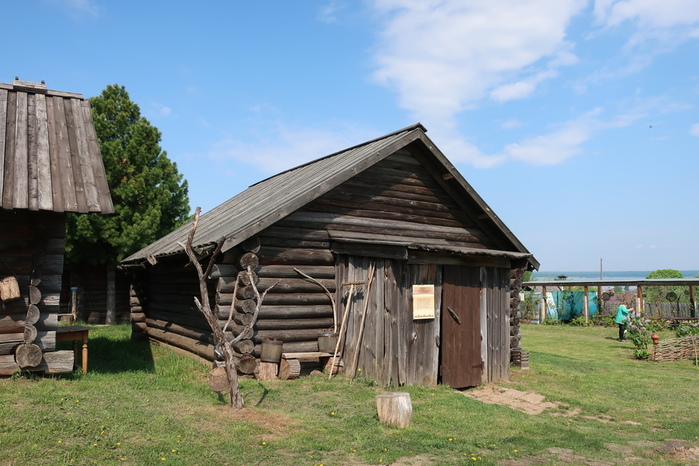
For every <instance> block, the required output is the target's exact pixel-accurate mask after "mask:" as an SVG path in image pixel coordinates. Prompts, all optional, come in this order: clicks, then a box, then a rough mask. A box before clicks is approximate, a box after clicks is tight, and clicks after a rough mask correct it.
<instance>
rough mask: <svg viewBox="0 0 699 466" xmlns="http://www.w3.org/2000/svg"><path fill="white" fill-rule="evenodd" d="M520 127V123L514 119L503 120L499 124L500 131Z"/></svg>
mask: <svg viewBox="0 0 699 466" xmlns="http://www.w3.org/2000/svg"><path fill="white" fill-rule="evenodd" d="M520 126H522V122H521V121H519V120H514V119H511V120H505V121H503V122H502V123H500V127H501V128H502V129H512V128H519V127H520Z"/></svg>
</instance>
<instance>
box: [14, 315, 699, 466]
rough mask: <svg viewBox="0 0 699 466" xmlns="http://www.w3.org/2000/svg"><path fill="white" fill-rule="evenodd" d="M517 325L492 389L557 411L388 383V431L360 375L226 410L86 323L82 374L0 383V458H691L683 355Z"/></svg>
mask: <svg viewBox="0 0 699 466" xmlns="http://www.w3.org/2000/svg"><path fill="white" fill-rule="evenodd" d="M523 333H524V339H523V342H524V348H525V349H527V350H529V351H530V366H531V368H530V370H528V371H519V370H513V377H512V380H511V381H510V382H507V383H502V384H499V385H501V386H503V387H507V388H516V389H519V390H530V391H535V392H537V393H540V394H542V395H545V396H546V397H547V399H548V400H551V401H555V402H559V403H561V405H560V407H559V408H558V409H550V410H547V411H544V412H543V413H542V414H538V415H527V414H524V413H522V412H519V411H516V410H513V409H511V408H507V407H505V406H499V405H490V404H484V403H481V402H479V401H475V400H473V399H471V398H468V397H466V396H463V394H462V393H461V392H459V391H455V390H451V389H449V388H448V387H442V386H440V387H433V388H423V387H401V388H400V390H401V391H407V392H409V393H410V396H411V399H412V403H413V422H412V424H411V426H410V427H408V428H406V429H397V428H389V427H384V426H382V425H381V424H380V423H379V422H378V420H377V416H376V407H375V403H374V396H375V395H376V394H379V393H382V392H383V391H385V389H384V388H383V387H378V386H376V385H375V384H374V383H372V382H371V381H369V380H366V379H363V378H358V379H355V381H354V383H352V384H351V385H350V384H349V382H348V379H347V378H346V377H344V376H340V377H336V378H333V379H332V380H330V381H328V379H327V376H306V377H302V378H300V379H298V380H294V381H265V382H261V381H256V380H243V381H241V390H242V393H243V396H244V398H245V402H246V406H247V407H246V408H245V409H244V410H243V411H242V412H234V411H231V410H230V409H229V408H228V402H227V400H225V399H223V398H221V397H219V396H218V395H217V394H216V393H212V392H210V391H209V390H208V382H207V379H206V377H207V373H208V369H207V368H206V367H204V366H201V365H199V364H197V363H195V362H192V361H190V360H189V359H186V358H181V357H177V356H175V355H174V354H173V353H171V352H170V351H169V350H167V349H163V348H159V347H151V346H150V345H148V344H147V343H143V342H132V341H131V340H130V329H129V327H128V326H115V327H99V328H96V329H95V330H93V331H92V332H91V338H90V372H89V373H88V374H87V375H82V374H80V373H79V372H78V371H76V372H75V373H74V374H72V375H67V376H61V377H48V376H47V377H39V376H31V375H27V376H21V377H12V378H6V379H0V465H24V464H35V465H42V464H51V465H54V464H81V465H82V464H138V465H148V464H182V465H193V464H200V465H209V464H231V465H236V464H259V465H277V464H299V465H306V464H307V465H317V464H325V465H333V464H391V463H399V464H403V465H408V464H413V465H424V464H471V463H484V464H498V463H501V462H503V461H506V460H516V461H519V463H517V464H532V463H535V464H560V463H562V462H564V461H568V462H569V463H583V462H585V461H589V462H594V461H600V462H604V463H606V464H628V463H629V462H634V461H638V462H645V463H653V464H687V463H688V462H690V463H692V462H693V463H696V462H699V458H697V457H696V456H692V457H689V458H690V460H688V457H687V455H691V454H694V455H696V454H697V452H699V422H697V417H696V413H697V403H698V402H699V396H698V394H697V393H698V392H697V388H696V382H697V377H698V376H699V368H698V367H697V366H695V365H693V363H692V362H691V361H682V362H675V363H653V362H648V361H639V360H635V359H633V358H632V353H633V347H632V345H631V344H630V343H620V342H617V341H616V340H615V339H614V336H615V333H616V329H615V328H601V327H586V328H585V327H567V326H530V325H527V326H525V327H524V329H523ZM669 336H670V334H669V333H668V334H667V335H661V337H669ZM393 390H395V388H393ZM571 413H573V414H571ZM691 448H694V449H695V450H691ZM512 464H514V463H512Z"/></svg>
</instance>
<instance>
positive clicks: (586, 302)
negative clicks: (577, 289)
mask: <svg viewBox="0 0 699 466" xmlns="http://www.w3.org/2000/svg"><path fill="white" fill-rule="evenodd" d="M583 289H584V291H583V292H584V293H585V295H584V297H583V304H584V307H585V322H587V321H588V320H590V294H589V293H590V287H589V286H587V285H585V287H584V288H583Z"/></svg>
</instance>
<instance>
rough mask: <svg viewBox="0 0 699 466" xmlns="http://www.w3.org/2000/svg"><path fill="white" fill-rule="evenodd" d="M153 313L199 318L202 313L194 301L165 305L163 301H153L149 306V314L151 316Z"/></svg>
mask: <svg viewBox="0 0 699 466" xmlns="http://www.w3.org/2000/svg"><path fill="white" fill-rule="evenodd" d="M152 311H164V312H171V313H173V314H183V315H190V316H199V315H201V311H200V310H199V309H198V308H197V306H196V305H195V304H194V301H193V300H192V302H191V303H187V302H180V303H165V302H162V301H156V300H153V301H152V302H150V303H149V304H148V312H146V314H150V313H151V312H152Z"/></svg>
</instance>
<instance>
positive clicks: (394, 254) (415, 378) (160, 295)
mask: <svg viewBox="0 0 699 466" xmlns="http://www.w3.org/2000/svg"><path fill="white" fill-rule="evenodd" d="M431 170H432V169H431V168H429V167H427V166H425V164H424V160H423V159H422V158H421V155H420V154H419V153H418V152H415V153H413V154H411V153H410V152H408V151H401V152H399V153H396V154H394V155H392V156H390V157H388V158H387V159H385V160H384V161H382V162H380V163H378V164H377V165H375V166H374V167H372V168H370V169H368V170H366V171H364V172H361V173H359V174H357V175H355V176H354V177H353V178H351V179H349V180H347V181H345V182H344V183H342V184H341V185H340V186H339V187H337V188H335V189H333V190H331V191H329V192H328V193H326V194H324V195H322V196H320V197H319V198H317V199H315V200H313V201H310V202H309V203H308V204H306V205H305V206H303V207H302V208H300V209H298V210H296V211H295V212H293V213H291V214H290V215H288V216H286V217H284V218H282V219H280V220H279V221H277V222H276V223H275V224H273V225H272V226H270V227H268V228H266V229H264V230H262V231H260V232H259V233H258V234H257V235H255V236H254V237H251V238H249V239H248V240H246V241H245V242H243V243H242V244H240V245H237V246H236V247H234V248H232V249H230V250H228V251H227V252H226V253H225V254H224V255H223V256H222V257H221V258H220V259H219V260H218V263H217V264H216V266H215V267H214V268H213V270H212V273H211V276H210V279H209V286H210V288H209V290H210V296H211V299H212V302H213V303H214V309H215V312H216V313H217V315H218V317H219V322H220V325H221V326H222V327H223V326H225V325H226V323H227V322H229V321H230V323H229V327H228V328H229V330H230V338H234V337H235V336H237V335H239V334H240V332H242V331H243V330H244V328H245V326H246V325H249V324H250V321H251V319H252V313H253V312H254V311H255V308H256V302H255V294H254V291H253V289H252V286H251V282H254V284H255V285H256V286H257V288H258V289H259V291H260V292H263V291H265V290H269V292H268V294H267V295H266V297H265V298H264V302H263V303H262V305H261V308H260V312H259V316H258V320H257V323H256V325H255V329H254V332H252V334H250V335H246V338H244V339H243V340H241V341H240V342H238V343H237V344H236V347H235V348H234V349H235V351H236V352H237V353H238V354H239V355H240V356H244V355H250V357H259V354H260V346H261V343H262V341H263V340H264V339H276V340H281V341H283V351H284V352H287V353H288V352H309V351H318V337H320V336H321V335H324V334H326V333H329V332H332V331H334V330H335V329H336V328H337V327H339V319H340V318H341V317H342V312H343V310H344V307H345V299H346V293H347V291H348V289H349V288H348V287H343V286H342V284H343V283H346V282H348V281H354V280H360V279H362V280H364V281H366V279H367V276H366V275H367V271H368V266H369V263H370V262H373V263H375V264H376V266H377V271H376V281H375V284H374V288H373V289H372V291H371V292H370V297H369V298H370V299H369V307H368V309H367V316H368V317H367V322H366V328H365V331H366V332H367V333H366V335H368V336H366V337H365V338H362V339H361V340H360V341H359V343H357V340H358V335H359V328H360V325H361V320H360V319H361V311H362V309H363V308H362V306H363V303H364V299H365V298H366V297H365V296H363V295H362V294H361V293H360V290H357V291H358V294H357V295H356V296H355V297H353V303H352V305H351V306H350V321H349V323H348V331H347V340H346V342H347V343H346V345H345V354H344V355H343V357H344V358H345V361H344V362H345V367H347V366H348V365H349V364H351V362H350V361H349V360H348V359H351V358H352V357H353V356H354V355H355V354H356V355H357V356H358V358H359V359H358V363H357V368H361V369H362V370H363V371H364V372H365V373H366V374H368V375H369V376H371V377H374V378H376V379H377V380H379V381H380V382H382V383H397V384H406V383H421V384H426V385H427V384H433V383H436V382H437V380H438V369H439V368H438V363H439V338H440V327H439V322H440V320H439V316H437V318H436V319H433V320H431V321H414V320H413V319H412V310H411V309H412V307H411V306H412V304H411V303H412V301H411V299H412V296H411V292H410V290H411V285H412V284H418V283H434V284H435V285H436V290H435V291H436V298H437V300H438V301H439V299H440V297H441V270H442V268H441V265H442V264H467V265H471V266H473V265H480V266H483V265H487V266H489V267H490V268H489V269H488V270H493V272H492V274H491V275H489V278H488V280H489V282H488V283H489V284H488V286H489V287H490V288H489V291H487V293H489V294H488V295H487V301H488V303H490V304H489V306H490V307H489V310H490V309H492V310H493V315H490V314H489V317H488V318H489V319H490V320H489V324H488V327H487V328H488V332H490V333H489V334H488V338H489V341H491V342H492V347H489V350H488V351H489V354H488V358H489V359H491V360H493V361H498V365H497V367H495V368H493V369H492V370H491V371H492V373H491V374H489V375H488V378H489V379H490V378H495V379H497V378H507V377H506V376H507V374H508V368H509V365H508V364H509V348H510V344H509V343H510V341H509V339H510V335H509V333H510V332H509V325H510V322H511V315H510V304H511V303H510V300H509V299H508V298H509V294H508V285H509V282H508V280H509V275H508V273H507V271H508V270H509V269H510V261H509V259H506V258H492V257H490V258H487V259H484V258H483V257H479V258H471V257H463V256H458V255H456V254H450V253H444V252H441V253H439V254H438V253H436V252H435V251H436V250H440V248H443V247H452V248H458V247H468V248H471V249H473V248H476V249H482V250H483V251H487V250H488V249H489V248H495V247H496V245H497V241H496V240H495V239H493V238H492V237H490V236H489V233H486V232H485V231H484V229H483V226H482V223H481V219H479V218H478V217H477V215H475V214H474V213H473V212H472V211H470V210H469V206H468V205H466V204H464V203H463V202H457V201H455V200H454V198H453V195H452V193H450V192H449V190H448V187H446V184H445V183H444V182H443V181H444V180H442V179H441V176H442V175H441V174H440V173H433V172H432V171H431ZM415 247H418V248H420V249H421V250H415V249H414V248H415ZM177 257H179V258H180V259H177V260H176V259H174V258H170V259H167V260H161V261H160V262H159V263H158V264H156V265H155V266H153V267H148V269H147V271H146V275H147V276H146V278H145V279H140V280H138V281H139V283H147V289H143V290H139V289H137V288H138V287H137V286H136V287H132V290H131V298H130V299H131V307H132V312H131V318H132V321H133V323H134V328H135V329H139V330H142V329H146V331H147V332H148V335H149V336H150V337H151V338H153V339H157V340H160V341H163V342H165V343H168V344H170V345H173V346H176V347H179V348H183V349H185V350H187V351H190V352H191V353H195V354H197V355H198V356H200V357H204V358H206V359H209V358H213V357H214V356H213V349H214V348H213V347H212V341H211V333H210V329H208V328H207V324H206V321H205V320H204V318H203V317H202V316H201V313H200V312H199V311H198V309H196V307H195V306H194V304H193V301H192V298H193V297H194V296H198V289H197V277H196V274H195V273H194V270H193V269H192V268H191V267H186V264H185V263H184V262H183V258H184V255H182V256H181V257H180V256H177ZM348 257H352V258H353V259H352V261H354V262H351V263H350V262H348V259H347V258H348ZM484 257H485V256H484ZM342 258H344V259H342ZM178 261H179V262H178ZM248 266H249V267H250V268H251V270H252V271H253V272H254V273H253V276H252V279H250V277H248V276H247V274H241V272H243V271H245V270H246V268H247V267H248ZM304 274H305V275H308V276H310V277H312V278H313V279H315V280H317V282H315V281H313V280H309V279H308V278H305V277H304ZM362 277H363V278H362ZM236 285H237V286H236ZM321 285H322V286H321ZM234 294H235V304H233V302H234ZM333 300H334V301H335V302H336V303H337V304H336V306H335V308H333ZM439 308H440V305H439V303H438V305H437V313H439V312H440V310H439ZM151 329H153V330H152V331H151ZM503 360H504V361H506V362H505V363H502V361H503Z"/></svg>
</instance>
